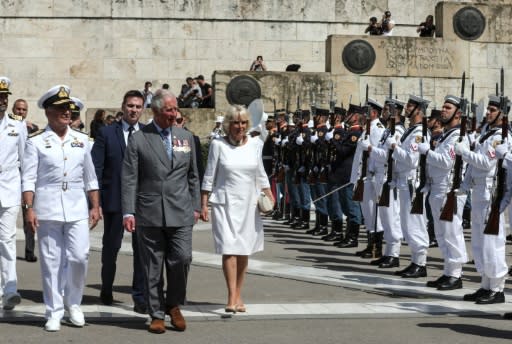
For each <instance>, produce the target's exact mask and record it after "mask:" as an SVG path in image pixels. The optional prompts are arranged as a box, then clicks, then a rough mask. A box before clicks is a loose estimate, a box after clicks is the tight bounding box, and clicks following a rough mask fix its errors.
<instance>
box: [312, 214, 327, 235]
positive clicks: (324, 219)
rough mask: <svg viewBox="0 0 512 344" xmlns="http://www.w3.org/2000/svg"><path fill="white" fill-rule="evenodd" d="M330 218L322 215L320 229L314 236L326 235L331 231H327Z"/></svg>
mask: <svg viewBox="0 0 512 344" xmlns="http://www.w3.org/2000/svg"><path fill="white" fill-rule="evenodd" d="M328 221H329V217H328V216H327V215H323V214H320V228H319V229H318V230H317V231H316V232H314V233H313V235H314V236H320V235H326V234H327V233H328V232H329V230H328V229H327V223H328Z"/></svg>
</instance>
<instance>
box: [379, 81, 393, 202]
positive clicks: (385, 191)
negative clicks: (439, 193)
mask: <svg viewBox="0 0 512 344" xmlns="http://www.w3.org/2000/svg"><path fill="white" fill-rule="evenodd" d="M392 98H393V82H392V81H390V82H389V99H390V101H389V103H388V107H389V110H388V111H389V112H390V114H389V117H388V121H389V126H388V130H389V132H388V136H386V139H387V137H393V136H395V116H396V114H395V105H394V103H393V101H392V100H391V99H392ZM392 181H393V149H391V147H390V149H389V150H388V160H387V172H386V181H385V182H384V184H383V185H382V191H381V193H380V197H379V207H389V203H390V188H391V186H390V185H391V182H392Z"/></svg>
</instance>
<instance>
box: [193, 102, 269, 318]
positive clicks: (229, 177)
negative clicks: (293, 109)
mask: <svg viewBox="0 0 512 344" xmlns="http://www.w3.org/2000/svg"><path fill="white" fill-rule="evenodd" d="M249 124H250V123H249V114H248V111H247V109H246V108H245V107H243V106H240V105H235V106H233V107H231V108H230V109H229V110H228V112H227V115H226V116H225V118H224V122H223V128H224V132H225V133H227V135H226V136H224V137H223V138H220V139H217V140H212V141H211V144H210V151H209V153H208V165H207V167H206V172H205V175H204V179H203V185H202V188H201V219H202V220H203V221H208V220H209V219H208V201H209V202H210V204H211V214H212V230H213V239H214V242H215V251H216V253H218V254H222V270H223V271H224V278H225V279H226V284H227V287H228V302H227V304H226V308H225V311H226V312H232V313H236V312H245V305H244V303H243V301H242V296H241V292H242V286H243V282H244V276H245V272H246V271H247V264H248V260H249V255H250V254H253V253H254V252H258V251H262V250H263V224H262V222H261V218H260V214H259V211H258V207H257V200H258V196H259V193H260V191H262V192H264V193H265V194H266V195H267V197H269V198H270V200H272V202H274V198H273V196H272V192H271V190H270V185H269V182H268V177H267V175H266V173H265V170H264V168H263V160H262V156H261V150H262V148H263V142H262V141H261V139H259V138H258V137H255V138H251V137H248V136H247V128H250V126H249ZM209 195H210V196H209ZM208 196H209V199H208Z"/></svg>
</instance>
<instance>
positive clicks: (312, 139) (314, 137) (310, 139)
mask: <svg viewBox="0 0 512 344" xmlns="http://www.w3.org/2000/svg"><path fill="white" fill-rule="evenodd" d="M309 141H311V143H315V142H316V141H318V136H317V135H313V136H311V137H310V138H309Z"/></svg>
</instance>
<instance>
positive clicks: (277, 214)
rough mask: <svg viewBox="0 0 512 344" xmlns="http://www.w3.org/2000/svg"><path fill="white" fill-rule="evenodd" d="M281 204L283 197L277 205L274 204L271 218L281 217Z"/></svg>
mask: <svg viewBox="0 0 512 344" xmlns="http://www.w3.org/2000/svg"><path fill="white" fill-rule="evenodd" d="M283 205H284V197H283V198H282V199H281V202H279V205H277V206H276V209H274V212H273V213H272V220H279V219H281V218H282V217H283V213H282V210H283Z"/></svg>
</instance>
